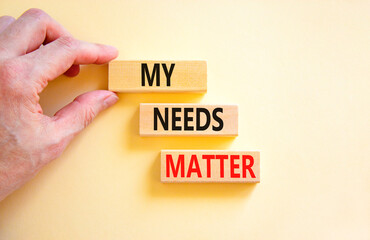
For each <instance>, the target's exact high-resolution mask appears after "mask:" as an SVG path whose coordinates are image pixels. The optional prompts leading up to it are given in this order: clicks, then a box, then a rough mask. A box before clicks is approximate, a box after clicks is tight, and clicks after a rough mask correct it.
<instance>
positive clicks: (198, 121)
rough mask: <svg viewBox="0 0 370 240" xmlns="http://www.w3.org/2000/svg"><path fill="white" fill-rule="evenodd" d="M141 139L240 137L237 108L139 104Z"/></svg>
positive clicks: (201, 105) (227, 106)
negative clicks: (157, 137)
mask: <svg viewBox="0 0 370 240" xmlns="http://www.w3.org/2000/svg"><path fill="white" fill-rule="evenodd" d="M139 128H140V135H141V136H237V135H238V106H237V105H203V104H164V103H142V104H140V124H139Z"/></svg>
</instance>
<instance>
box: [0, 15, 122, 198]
mask: <svg viewBox="0 0 370 240" xmlns="http://www.w3.org/2000/svg"><path fill="white" fill-rule="evenodd" d="M117 55H118V52H117V49H115V48H114V47H111V46H106V45H101V44H94V43H88V42H83V41H79V40H77V39H75V38H73V37H72V35H71V34H70V33H68V32H67V30H66V29H64V28H63V27H62V26H61V25H60V24H59V23H57V22H56V21H55V20H54V19H52V18H51V17H50V16H49V15H47V14H46V13H45V12H43V11H41V10H39V9H30V10H28V11H26V12H25V13H24V14H23V15H22V16H20V17H19V18H18V19H14V18H13V17H9V16H3V17H0V201H1V200H3V199H4V198H5V197H7V196H8V195H9V194H11V193H12V192H13V191H15V190H16V189H18V188H20V187H21V186H22V185H23V184H25V183H26V182H27V181H29V180H30V179H31V178H32V177H34V176H35V175H36V174H37V173H38V172H39V170H40V169H41V168H42V167H43V166H45V165H46V164H48V163H49V162H50V161H52V160H53V159H56V158H58V157H59V156H60V155H61V154H62V152H63V150H64V149H65V148H66V147H67V145H68V144H69V143H70V142H71V140H72V139H73V138H74V137H75V136H76V135H77V134H78V133H79V132H80V131H82V130H83V129H84V128H85V127H86V126H87V125H88V124H89V123H90V122H91V121H92V120H93V119H94V117H95V116H97V114H99V113H100V112H101V111H103V110H104V109H106V108H108V107H110V106H112V105H113V104H114V103H116V102H117V100H118V97H117V95H116V94H115V93H113V92H110V91H105V90H97V91H92V92H88V93H85V94H82V95H80V96H78V97H77V98H76V99H75V100H74V101H73V102H71V103H70V104H68V105H67V106H65V107H64V108H62V109H61V110H59V111H58V112H57V113H56V114H55V115H54V116H52V117H48V116H46V115H44V114H43V111H42V108H41V106H40V104H39V94H40V92H41V91H42V90H43V89H44V88H45V87H46V86H47V84H48V82H49V81H52V80H54V79H55V78H57V77H58V76H59V75H62V74H65V75H67V76H71V77H72V76H76V75H77V74H78V73H79V70H80V68H79V65H80V64H104V63H107V62H109V61H110V60H112V59H114V58H116V57H117Z"/></svg>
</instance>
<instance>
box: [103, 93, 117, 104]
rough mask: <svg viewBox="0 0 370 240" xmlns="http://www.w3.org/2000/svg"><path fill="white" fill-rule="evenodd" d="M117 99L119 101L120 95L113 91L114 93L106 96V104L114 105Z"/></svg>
mask: <svg viewBox="0 0 370 240" xmlns="http://www.w3.org/2000/svg"><path fill="white" fill-rule="evenodd" d="M117 101H118V96H117V95H116V94H115V93H112V94H110V95H108V96H107V97H106V98H104V104H105V105H106V106H107V107H110V106H112V105H113V104H115V103H116V102H117Z"/></svg>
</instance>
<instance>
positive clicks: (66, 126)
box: [53, 90, 118, 138]
mask: <svg viewBox="0 0 370 240" xmlns="http://www.w3.org/2000/svg"><path fill="white" fill-rule="evenodd" d="M117 100H118V96H117V95H116V94H115V93H113V92H110V91H105V90H97V91H92V92H87V93H84V94H82V95H80V96H78V97H77V98H75V100H73V102H71V103H70V104H68V105H67V106H65V107H64V108H62V109H61V110H59V111H58V112H57V113H56V114H55V116H54V118H53V119H54V120H55V123H56V125H57V128H58V130H59V132H60V134H61V135H62V137H63V138H66V137H67V138H70V137H73V136H75V135H76V134H78V133H79V132H80V131H81V130H83V129H84V128H85V127H87V125H89V124H90V123H91V121H92V120H93V119H94V118H95V117H96V116H97V115H98V114H99V113H100V112H101V111H103V110H105V109H107V108H108V107H110V106H112V105H113V104H115V103H116V102H117Z"/></svg>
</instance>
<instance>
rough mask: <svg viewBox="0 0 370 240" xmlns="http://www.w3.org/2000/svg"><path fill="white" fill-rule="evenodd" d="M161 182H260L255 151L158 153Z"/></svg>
mask: <svg viewBox="0 0 370 240" xmlns="http://www.w3.org/2000/svg"><path fill="white" fill-rule="evenodd" d="M161 181H162V182H239V183H258V182H260V153H259V152H257V151H224V150H162V151H161Z"/></svg>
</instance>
